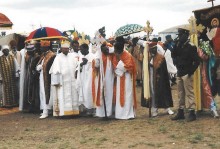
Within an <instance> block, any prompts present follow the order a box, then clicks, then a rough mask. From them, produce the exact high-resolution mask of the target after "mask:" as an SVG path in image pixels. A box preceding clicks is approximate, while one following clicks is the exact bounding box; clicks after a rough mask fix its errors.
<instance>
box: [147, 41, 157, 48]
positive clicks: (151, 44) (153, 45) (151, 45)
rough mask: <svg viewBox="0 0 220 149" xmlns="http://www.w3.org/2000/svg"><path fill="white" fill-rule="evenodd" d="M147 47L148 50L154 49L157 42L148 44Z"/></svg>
mask: <svg viewBox="0 0 220 149" xmlns="http://www.w3.org/2000/svg"><path fill="white" fill-rule="evenodd" d="M148 46H149V48H154V47H156V46H157V42H150V43H149V44H148Z"/></svg>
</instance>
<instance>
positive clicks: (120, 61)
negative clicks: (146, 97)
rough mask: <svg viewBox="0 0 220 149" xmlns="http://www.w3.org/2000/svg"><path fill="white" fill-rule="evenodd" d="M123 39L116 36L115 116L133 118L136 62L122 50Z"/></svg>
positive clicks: (114, 62) (135, 103) (114, 64)
mask: <svg viewBox="0 0 220 149" xmlns="http://www.w3.org/2000/svg"><path fill="white" fill-rule="evenodd" d="M124 43H125V41H124V39H123V37H122V38H118V39H117V38H116V43H115V44H114V52H115V56H114V57H113V67H114V71H115V74H116V101H115V118H116V119H133V118H135V116H136V114H135V109H136V107H137V102H136V90H135V88H136V85H135V82H136V73H137V72H136V64H135V60H134V58H133V56H132V55H131V54H130V53H129V52H127V51H126V50H124Z"/></svg>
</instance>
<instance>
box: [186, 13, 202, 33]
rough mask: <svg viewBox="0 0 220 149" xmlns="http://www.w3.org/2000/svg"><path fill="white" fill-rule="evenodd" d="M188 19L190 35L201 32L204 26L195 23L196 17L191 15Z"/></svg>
mask: <svg viewBox="0 0 220 149" xmlns="http://www.w3.org/2000/svg"><path fill="white" fill-rule="evenodd" d="M188 21H189V31H190V35H195V34H197V33H198V32H200V33H202V32H203V30H204V29H205V27H204V26H203V25H202V24H199V25H197V24H196V18H195V17H193V16H191V17H190V18H189V20H188Z"/></svg>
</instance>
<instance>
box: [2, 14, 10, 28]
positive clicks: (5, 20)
mask: <svg viewBox="0 0 220 149" xmlns="http://www.w3.org/2000/svg"><path fill="white" fill-rule="evenodd" d="M12 25H13V23H12V22H11V20H9V18H8V17H7V16H6V15H4V14H3V13H0V29H11V27H12Z"/></svg>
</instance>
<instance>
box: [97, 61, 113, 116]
mask: <svg viewBox="0 0 220 149" xmlns="http://www.w3.org/2000/svg"><path fill="white" fill-rule="evenodd" d="M100 77H101V79H100V86H101V89H100V90H101V97H100V100H101V101H100V102H101V105H100V106H97V107H96V116H98V117H105V109H104V100H105V104H106V113H107V116H111V115H112V102H113V85H114V71H113V65H112V62H111V61H110V60H109V58H107V65H106V71H105V75H104V67H103V62H102V59H101V58H100ZM97 79H98V78H97ZM103 90H104V98H103Z"/></svg>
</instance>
